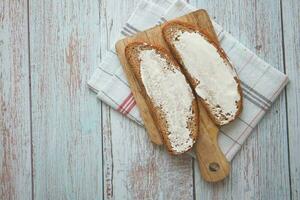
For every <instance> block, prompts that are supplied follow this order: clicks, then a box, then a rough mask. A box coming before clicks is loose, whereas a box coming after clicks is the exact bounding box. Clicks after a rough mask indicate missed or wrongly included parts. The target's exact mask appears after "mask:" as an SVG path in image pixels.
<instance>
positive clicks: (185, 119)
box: [125, 42, 198, 154]
mask: <svg viewBox="0 0 300 200" xmlns="http://www.w3.org/2000/svg"><path fill="white" fill-rule="evenodd" d="M125 56H126V59H127V61H128V63H129V64H130V66H131V68H132V71H133V74H134V76H135V78H136V79H137V81H138V83H139V85H140V86H141V89H142V91H141V93H142V95H143V97H144V98H145V99H146V102H147V105H148V106H149V108H150V110H151V116H152V117H153V119H154V121H155V122H156V125H157V128H158V129H159V131H160V132H161V134H162V137H163V139H164V143H165V144H166V146H167V149H168V150H169V151H170V152H171V153H172V154H181V153H184V152H186V151H188V150H189V149H191V148H192V146H193V144H194V143H195V139H196V137H197V132H198V107H197V101H196V98H195V96H194V94H193V92H192V89H191V87H190V85H189V84H188V82H187V80H186V78H185V76H184V74H183V73H182V72H181V71H180V66H179V64H178V63H176V61H175V60H174V59H173V58H172V57H171V56H170V55H169V54H168V53H167V51H166V50H165V49H163V48H161V47H157V46H152V45H149V44H146V43H142V42H134V43H131V44H129V45H127V46H126V48H125Z"/></svg>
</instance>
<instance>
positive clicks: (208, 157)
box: [195, 132, 230, 182]
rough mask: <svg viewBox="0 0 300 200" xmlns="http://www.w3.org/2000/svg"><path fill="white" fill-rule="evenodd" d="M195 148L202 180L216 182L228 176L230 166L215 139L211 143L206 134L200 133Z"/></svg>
mask: <svg viewBox="0 0 300 200" xmlns="http://www.w3.org/2000/svg"><path fill="white" fill-rule="evenodd" d="M195 148H196V150H195V152H196V155H197V160H198V165H199V169H200V172H201V175H202V177H203V178H204V180H206V181H208V182H217V181H221V180H223V179H224V178H226V177H227V176H228V174H229V171H230V164H229V162H228V161H227V159H226V157H225V156H224V154H223V152H222V151H221V149H220V148H219V146H218V143H217V139H216V140H215V141H213V140H212V139H211V137H209V135H208V134H207V133H203V132H201V133H200V134H199V136H198V139H197V142H196V145H195Z"/></svg>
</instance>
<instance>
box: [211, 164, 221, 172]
mask: <svg viewBox="0 0 300 200" xmlns="http://www.w3.org/2000/svg"><path fill="white" fill-rule="evenodd" d="M208 168H209V170H210V171H212V172H216V171H218V170H219V169H220V165H219V164H218V163H215V162H212V163H210V164H209V166H208Z"/></svg>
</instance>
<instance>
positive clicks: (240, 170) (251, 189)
mask: <svg viewBox="0 0 300 200" xmlns="http://www.w3.org/2000/svg"><path fill="white" fill-rule="evenodd" d="M193 3H194V5H197V7H199V8H205V9H207V10H208V13H209V14H210V15H211V17H212V18H215V20H216V21H217V22H219V23H220V24H221V25H222V26H224V28H225V29H226V30H228V31H230V32H231V33H232V34H233V35H234V36H235V37H236V38H238V39H239V40H240V41H241V42H242V43H243V44H245V45H246V46H247V47H249V48H250V49H252V50H253V51H255V52H256V53H257V54H258V55H259V56H260V57H262V58H263V59H265V60H266V61H267V62H270V63H271V64H272V65H273V66H275V67H276V68H278V69H279V70H281V71H283V56H282V55H283V52H282V43H281V39H282V35H281V23H280V1H279V0H277V1H273V0H272V1H271V0H268V1H266V0H264V1H261V0H256V1H242V0H240V1H234V0H225V1H224V0H222V1H221V0H214V1H204V0H198V1H197V2H195V1H193ZM285 115H286V107H285V98H284V94H282V95H281V96H280V97H279V99H278V100H277V101H276V102H275V103H274V105H273V107H272V109H271V110H270V111H269V112H268V113H267V114H266V116H265V118H264V119H263V120H262V122H261V123H260V124H259V126H258V128H257V129H256V130H255V132H254V133H253V135H251V136H250V138H249V139H248V141H247V142H246V144H244V146H243V148H242V150H241V152H240V153H239V154H238V155H237V156H236V158H235V159H234V160H233V162H232V170H231V175H230V177H229V178H228V179H227V180H225V181H224V182H222V183H218V184H216V185H210V184H207V183H205V182H203V180H202V179H200V175H199V174H198V171H197V170H196V174H195V182H196V185H195V187H196V198H197V199H287V198H289V190H290V187H289V169H288V149H287V147H288V144H287V137H286V133H287V128H286V125H287V121H286V116H285ZM196 167H197V166H195V169H196Z"/></svg>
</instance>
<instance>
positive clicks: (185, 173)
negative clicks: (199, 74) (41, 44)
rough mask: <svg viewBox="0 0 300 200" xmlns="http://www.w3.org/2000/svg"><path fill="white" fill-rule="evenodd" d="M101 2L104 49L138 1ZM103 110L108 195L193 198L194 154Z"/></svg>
mask: <svg viewBox="0 0 300 200" xmlns="http://www.w3.org/2000/svg"><path fill="white" fill-rule="evenodd" d="M101 2H102V5H103V6H102V7H101V10H102V14H101V13H100V14H101V24H103V26H104V27H107V28H105V29H103V30H102V33H101V35H102V36H104V37H102V48H101V51H102V52H103V51H105V50H106V47H108V46H111V45H112V43H110V44H109V45H108V43H109V42H113V38H114V36H116V35H117V33H118V31H119V30H120V29H121V27H122V25H123V24H124V22H125V21H126V19H127V18H128V17H129V14H130V13H131V12H132V11H133V9H134V6H135V5H137V2H138V1H130V0H126V1H117V0H116V1H109V0H105V1H101ZM111 10H114V12H110V11H111ZM105 13H106V15H104V14H105ZM103 49H104V50H103ZM102 114H103V149H104V152H103V153H104V155H103V158H104V161H103V162H104V178H105V179H104V198H105V199H192V198H193V176H192V174H193V171H192V159H191V158H190V157H188V156H184V157H171V156H169V155H168V154H167V153H166V151H165V150H164V149H162V148H159V147H157V146H154V145H153V144H152V143H150V141H149V138H148V136H147V133H146V132H145V130H144V129H143V128H142V127H140V126H138V125H137V124H135V123H134V122H132V121H130V120H129V119H127V118H126V117H123V116H121V114H119V113H117V112H115V111H112V110H111V109H110V108H109V107H107V106H105V105H104V106H103V113H102Z"/></svg>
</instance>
